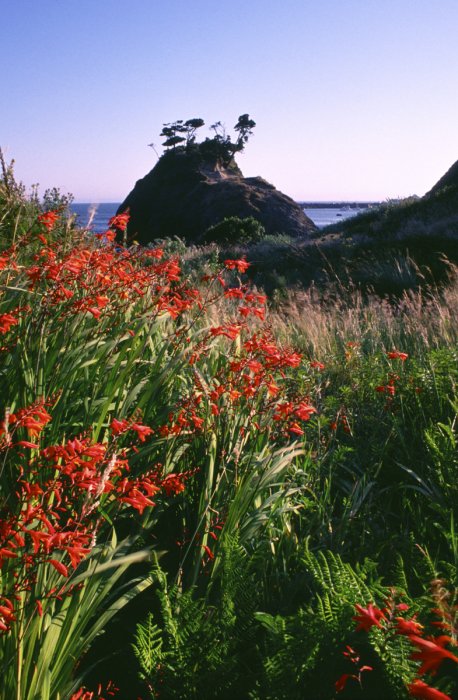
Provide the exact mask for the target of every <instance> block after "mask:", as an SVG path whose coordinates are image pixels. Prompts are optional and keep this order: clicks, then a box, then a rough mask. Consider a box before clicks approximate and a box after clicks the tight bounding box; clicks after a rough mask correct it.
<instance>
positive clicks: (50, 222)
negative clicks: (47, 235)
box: [38, 211, 59, 231]
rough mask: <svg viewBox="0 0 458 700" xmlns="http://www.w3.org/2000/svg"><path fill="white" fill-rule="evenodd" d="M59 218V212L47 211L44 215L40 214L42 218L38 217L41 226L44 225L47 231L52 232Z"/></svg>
mask: <svg viewBox="0 0 458 700" xmlns="http://www.w3.org/2000/svg"><path fill="white" fill-rule="evenodd" d="M58 218H59V212H58V211H45V212H44V213H43V214H40V216H39V217H38V221H39V222H40V224H43V226H44V227H45V229H46V230H47V231H50V230H51V229H52V228H53V227H54V224H55V223H56V221H57V219H58Z"/></svg>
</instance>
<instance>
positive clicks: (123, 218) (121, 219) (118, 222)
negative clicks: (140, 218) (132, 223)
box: [108, 212, 130, 231]
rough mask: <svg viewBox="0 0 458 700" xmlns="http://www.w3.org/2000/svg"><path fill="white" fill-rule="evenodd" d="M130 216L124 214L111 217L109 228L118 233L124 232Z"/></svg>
mask: <svg viewBox="0 0 458 700" xmlns="http://www.w3.org/2000/svg"><path fill="white" fill-rule="evenodd" d="M129 219H130V214H128V213H127V212H126V213H124V214H117V216H112V217H111V219H110V221H109V222H108V225H109V226H111V228H117V229H118V230H119V231H125V230H126V228H127V224H128V223H129Z"/></svg>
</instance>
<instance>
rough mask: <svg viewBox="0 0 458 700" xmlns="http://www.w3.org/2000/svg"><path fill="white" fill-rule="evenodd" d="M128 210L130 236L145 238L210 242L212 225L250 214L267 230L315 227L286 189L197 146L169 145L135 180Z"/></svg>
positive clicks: (300, 234) (295, 233)
mask: <svg viewBox="0 0 458 700" xmlns="http://www.w3.org/2000/svg"><path fill="white" fill-rule="evenodd" d="M204 143H205V142H204ZM126 210H129V212H130V217H131V218H130V222H129V228H128V238H129V239H131V240H132V239H135V240H137V241H138V242H139V243H143V244H147V243H149V242H150V241H153V240H154V239H157V238H166V237H172V236H179V237H180V238H183V239H184V240H186V241H187V242H191V243H200V242H204V241H205V242H208V236H207V235H206V232H207V231H208V229H209V228H211V227H213V226H215V225H216V224H218V223H220V222H222V221H223V220H224V219H227V218H228V217H239V218H240V219H245V218H249V217H252V218H253V219H255V220H256V221H258V222H259V223H260V224H261V225H262V227H263V228H264V230H265V233H266V234H277V233H283V234H287V235H288V236H291V237H294V238H307V237H308V236H309V235H310V234H312V233H314V232H315V231H316V226H315V224H314V223H313V222H312V221H311V219H309V217H308V216H306V214H305V213H304V211H303V210H302V208H301V207H300V206H299V204H297V203H296V202H294V201H293V200H292V199H291V198H290V197H288V196H287V195H286V194H283V193H282V192H280V191H279V190H277V189H276V188H275V187H274V186H273V185H271V184H270V183H269V182H267V181H266V180H264V179H263V178H262V177H247V178H245V177H243V174H242V172H241V170H240V169H239V167H238V166H237V165H236V163H235V161H234V160H231V162H230V163H224V162H223V160H222V159H220V158H218V157H214V156H213V155H208V156H207V155H205V154H204V153H202V150H201V149H200V148H198V147H196V148H193V149H184V148H183V149H175V150H169V151H166V152H165V153H164V154H163V155H162V157H161V158H160V159H159V161H158V162H157V164H156V165H155V167H154V168H153V169H152V170H151V171H150V172H149V173H148V174H147V175H145V177H143V178H141V179H140V180H138V181H137V183H136V184H135V187H134V188H133V190H132V191H131V192H130V193H129V194H128V196H127V197H126V199H125V200H124V202H123V203H122V204H121V206H120V207H119V209H118V213H121V212H125V211H126Z"/></svg>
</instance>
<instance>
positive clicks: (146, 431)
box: [130, 423, 153, 442]
mask: <svg viewBox="0 0 458 700" xmlns="http://www.w3.org/2000/svg"><path fill="white" fill-rule="evenodd" d="M130 429H131V430H135V432H136V433H137V435H138V439H139V440H140V442H145V440H146V438H147V437H148V435H151V433H152V432H153V429H152V428H149V427H148V426H147V425H140V423H134V424H133V425H131V426H130Z"/></svg>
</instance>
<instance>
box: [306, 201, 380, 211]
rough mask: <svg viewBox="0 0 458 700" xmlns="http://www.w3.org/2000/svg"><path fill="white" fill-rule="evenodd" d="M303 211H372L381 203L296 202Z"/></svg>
mask: <svg viewBox="0 0 458 700" xmlns="http://www.w3.org/2000/svg"><path fill="white" fill-rule="evenodd" d="M298 204H300V206H301V207H303V208H304V209H372V207H379V206H380V205H381V204H382V202H356V201H350V202H347V201H345V200H342V201H340V202H338V201H332V202H311V201H305V202H302V201H301V202H298Z"/></svg>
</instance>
